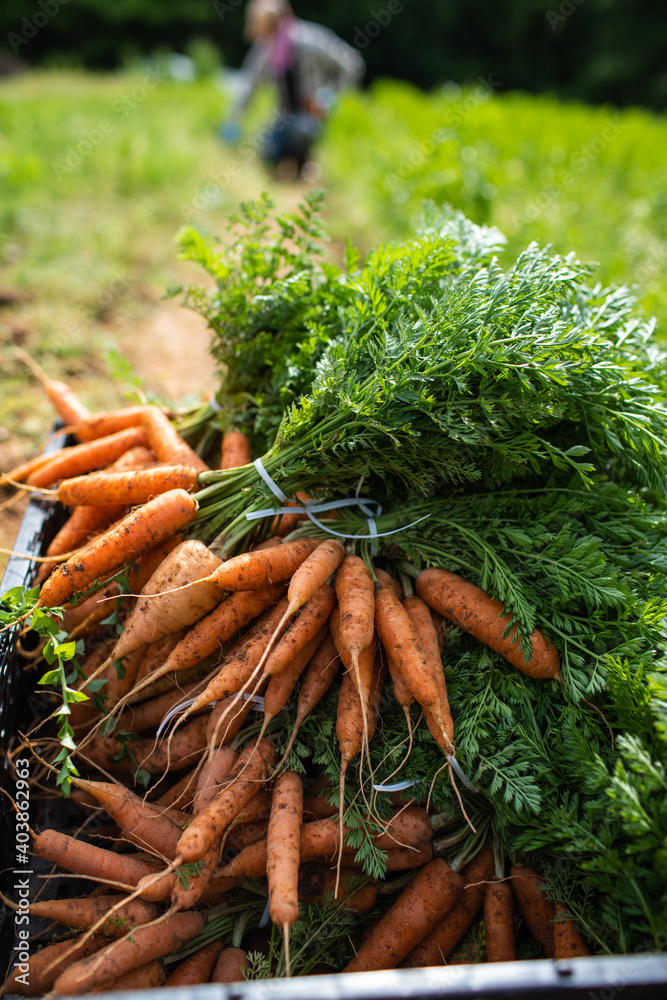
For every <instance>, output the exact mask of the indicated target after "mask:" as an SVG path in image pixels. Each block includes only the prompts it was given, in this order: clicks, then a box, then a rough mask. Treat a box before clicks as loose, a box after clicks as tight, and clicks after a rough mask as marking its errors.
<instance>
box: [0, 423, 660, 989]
mask: <svg viewBox="0 0 667 1000" xmlns="http://www.w3.org/2000/svg"><path fill="white" fill-rule="evenodd" d="M64 443H65V442H64V441H63V440H62V439H52V441H51V447H52V448H58V447H62V445H63V444H64ZM63 520H64V512H63V510H62V508H61V507H59V505H58V504H56V503H54V502H52V501H49V500H36V499H33V500H31V501H30V503H29V505H28V508H27V511H26V513H25V516H24V518H23V521H22V524H21V528H20V530H19V534H18V537H17V539H16V542H15V544H14V548H15V550H16V551H17V552H21V553H26V554H30V555H33V556H39V555H41V554H42V553H43V552H44V551H45V549H46V547H47V546H48V544H49V542H50V540H51V539H52V538H53V536H54V534H55V533H56V531H57V530H58V529H59V527H60V526H61V524H62V522H63ZM36 565H37V564H35V563H34V562H31V561H30V560H28V559H24V558H19V557H17V556H12V557H11V558H10V560H9V563H8V565H7V569H6V571H5V574H4V577H3V580H2V583H1V584H0V594H4V593H6V592H7V591H8V590H10V589H11V588H12V587H17V586H26V585H28V586H29V585H30V584H31V582H32V580H33V578H34V574H35V566H36ZM16 638H17V630H14V631H13V632H10V633H3V634H0V738H1V740H2V747H3V749H6V748H8V747H9V746H10V745H11V743H12V742H13V740H14V739H15V737H16V734H17V733H18V732H19V731H20V730H21V729H23V728H24V727H25V726H26V725H27V724H28V723H29V722H30V721H31V717H32V716H33V715H34V710H35V705H36V702H35V701H34V700H33V699H32V697H31V695H32V692H33V690H34V681H35V677H36V675H35V673H34V672H31V673H30V674H29V676H26V675H25V672H24V670H23V667H24V664H23V662H22V657H21V654H20V651H19V650H18V649H17V647H16ZM7 778H8V770H7V763H6V759H4V760H3V785H4V786H5V787H7V790H8V791H9V792H10V794H11V785H10V784H9V783H8V781H7ZM0 803H1V805H0V812H1V815H2V856H3V864H2V868H3V870H4V877H3V881H4V883H5V886H4V887H5V889H6V888H7V887H9V889H10V891H11V885H12V884H13V871H14V870H15V859H14V851H13V847H14V813H13V810H12V809H11V807H10V806H8V804H7V800H6V798H5V796H4V795H2V796H0ZM40 819H41V820H43V819H44V817H41V818H40V816H39V815H37V814H36V811H35V815H31V823H32V825H33V826H39V825H40ZM13 947H14V921H13V914H12V913H11V912H9V911H7V910H6V909H5V907H2V909H1V910H0V962H1V968H2V973H3V975H4V973H5V971H6V970H7V968H8V966H9V965H10V962H11V956H12V951H13ZM158 994H159V995H160V996H159V1000H186V998H190V997H193V996H196V997H197V1000H222V998H225V1000H312V998H313V996H314V995H317V998H318V1000H406V998H411V1000H440V998H443V1000H445V998H446V1000H469V998H471V997H475V998H476V1000H485V998H488V1000H501V998H509V997H518V998H527V997H539V998H541V1000H575V998H581V1000H659V998H662V997H665V998H667V954H665V955H662V954H659V955H653V954H641V955H616V956H611V957H605V956H593V957H591V958H578V959H568V960H563V961H559V962H556V961H552V960H536V961H527V962H503V963H497V964H479V965H455V966H449V967H439V968H429V969H410V970H407V969H406V970H396V971H388V972H366V973H355V974H348V975H341V974H338V975H324V976H303V977H299V978H295V979H291V980H285V979H281V980H261V981H257V982H249V983H237V984H232V985H230V986H221V985H215V984H211V985H208V986H198V987H188V988H183V989H181V988H179V989H169V990H166V989H163V990H148V991H136V992H134V993H133V994H132V996H133V998H134V1000H151V998H152V1000H156V996H157V995H158ZM104 995H105V996H107V997H118V998H119V1000H120V998H121V997H127V996H128V994H127V993H107V994H104ZM9 996H11V994H9Z"/></svg>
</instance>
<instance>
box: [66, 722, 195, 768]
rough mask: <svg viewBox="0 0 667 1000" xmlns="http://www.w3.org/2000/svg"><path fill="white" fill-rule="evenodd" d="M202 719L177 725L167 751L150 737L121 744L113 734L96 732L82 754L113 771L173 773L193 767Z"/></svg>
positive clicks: (164, 745) (94, 762)
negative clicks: (104, 734)
mask: <svg viewBox="0 0 667 1000" xmlns="http://www.w3.org/2000/svg"><path fill="white" fill-rule="evenodd" d="M206 722H207V720H206V719H204V718H201V717H200V718H198V719H193V720H192V722H190V723H189V724H188V725H187V726H184V727H183V728H182V729H179V730H178V731H177V732H176V733H175V734H174V738H173V740H172V742H171V744H170V747H169V752H167V746H166V744H158V745H157V746H156V744H155V740H154V739H145V740H132V741H131V742H130V743H128V744H127V745H125V744H124V743H123V741H122V740H120V739H119V738H118V737H115V736H96V737H95V738H94V739H93V740H91V742H90V743H88V744H87V745H86V748H85V754H86V757H88V758H90V760H91V761H92V762H93V764H96V765H97V766H98V767H100V768H102V770H104V771H111V772H112V773H114V774H128V775H130V774H134V773H135V772H136V770H137V768H138V767H141V769H142V770H144V771H147V772H148V773H149V774H155V775H163V774H166V773H167V771H169V773H170V774H175V773H176V772H178V771H183V770H186V769H187V768H191V767H193V766H194V765H195V763H196V762H197V759H198V758H199V757H201V755H202V754H203V753H204V750H205V749H206V746H207V737H206Z"/></svg>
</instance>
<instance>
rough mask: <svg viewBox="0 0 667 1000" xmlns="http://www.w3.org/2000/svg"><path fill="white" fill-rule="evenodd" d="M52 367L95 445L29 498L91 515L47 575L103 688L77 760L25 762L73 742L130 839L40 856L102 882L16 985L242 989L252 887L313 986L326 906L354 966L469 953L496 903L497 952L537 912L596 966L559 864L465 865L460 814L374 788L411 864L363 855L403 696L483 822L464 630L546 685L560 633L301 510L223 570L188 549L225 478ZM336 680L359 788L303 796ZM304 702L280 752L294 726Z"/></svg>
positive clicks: (52, 846)
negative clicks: (457, 678) (565, 894)
mask: <svg viewBox="0 0 667 1000" xmlns="http://www.w3.org/2000/svg"><path fill="white" fill-rule="evenodd" d="M40 377H41V378H42V380H43V382H44V385H45V388H46V391H47V393H48V394H49V397H50V398H51V400H52V402H53V404H54V406H55V408H56V411H57V413H58V415H59V416H60V418H61V420H62V421H63V422H64V423H65V425H66V427H67V429H68V431H69V432H70V433H71V434H72V435H73V437H74V438H75V439H76V440H77V442H78V443H77V444H74V445H72V446H70V447H65V448H63V449H61V450H59V451H56V452H48V453H45V454H43V455H40V456H38V457H37V458H35V459H33V460H32V461H30V462H28V463H26V464H25V465H22V466H21V467H19V468H17V469H14V470H12V471H11V472H10V473H8V474H7V475H5V477H4V484H5V485H7V486H9V487H14V488H17V489H19V488H23V489H25V488H27V489H31V490H34V491H36V492H39V493H42V494H43V493H44V492H46V491H48V493H49V494H52V495H54V496H57V498H58V500H59V501H60V502H61V503H62V504H63V505H64V506H65V507H68V508H69V509H70V510H71V514H70V516H69V518H68V520H67V521H66V522H65V524H64V525H63V527H62V528H61V530H60V531H59V532H58V534H57V535H56V536H55V538H54V539H53V540H52V542H51V543H50V545H49V547H48V549H47V551H46V554H45V556H44V557H42V560H41V561H40V567H39V569H38V572H37V579H38V582H39V583H40V584H41V589H40V591H39V598H38V600H37V603H36V604H35V609H36V608H39V609H41V610H42V611H45V612H47V613H49V614H52V615H54V617H55V618H56V619H57V620H58V621H59V622H60V623H61V626H62V628H63V630H64V632H66V633H67V635H68V636H69V638H70V639H72V640H83V641H84V643H85V650H86V658H85V660H84V661H83V663H82V664H81V666H80V668H79V675H80V681H79V693H80V695H81V698H80V699H77V701H76V704H72V705H70V706H69V709H68V711H69V719H70V724H71V726H72V729H73V731H74V733H75V736H76V742H75V748H74V749H72V748H67V747H61V746H58V747H57V751H58V752H57V754H52V755H51V759H49V754H48V751H47V752H46V753H45V752H44V747H50V746H51V745H52V744H53V742H57V741H50V739H49V737H48V736H47V737H46V738H44V737H43V735H41V736H40V738H39V752H38V750H37V749H36V748H35V745H34V737H33V738H31V737H30V734H29V736H28V738H26V742H25V743H24V744H23V745H22V747H21V753H23V754H24V753H25V751H26V747H27V748H28V750H29V751H31V752H33V753H34V754H35V758H36V759H37V760H39V762H40V767H41V768H42V769H43V771H42V773H43V774H44V775H46V774H47V772H49V771H51V772H56V771H57V766H56V765H57V764H58V762H59V761H60V760H62V754H63V753H66V752H70V753H71V756H72V759H73V761H74V762H75V764H76V766H75V767H73V768H72V769H71V771H70V775H71V777H70V778H69V779H68V784H69V781H71V784H72V785H73V786H74V788H73V791H72V798H73V799H74V800H75V801H76V802H77V804H78V805H79V806H80V808H81V809H83V810H84V811H87V812H88V814H89V816H90V815H91V813H92V814H95V815H100V814H102V815H105V816H106V817H107V818H108V821H109V822H108V824H107V825H106V826H105V827H104V828H103V829H104V831H105V833H106V835H107V836H111V837H112V838H113V839H115V840H116V841H117V847H116V849H114V850H109V849H106V848H104V847H100V846H96V845H93V844H91V843H90V842H89V841H88V840H86V839H85V838H84V837H83V836H76V837H71V836H69V835H68V834H66V833H64V832H62V831H58V830H54V829H44V830H42V832H41V833H36V832H34V833H33V842H32V851H33V852H34V854H35V855H36V856H37V857H39V858H41V859H43V862H45V863H46V862H48V863H50V864H53V865H56V866H57V867H58V868H59V869H61V870H62V871H64V872H67V873H71V874H75V875H77V876H79V877H81V878H83V879H87V880H89V881H90V882H92V883H96V888H95V889H94V890H93V891H92V892H91V893H90V895H89V896H86V897H83V898H77V899H67V900H57V901H55V900H51V901H39V902H35V903H33V904H32V906H31V911H32V912H33V913H34V914H35V916H40V917H46V918H48V919H50V920H52V921H56V922H57V923H58V924H64V925H65V926H66V927H68V928H70V929H71V930H70V935H69V936H68V937H66V938H65V939H64V940H61V941H58V942H57V943H55V944H51V945H49V946H47V947H45V948H43V949H42V950H41V951H38V952H35V953H34V954H33V956H32V958H31V960H30V974H29V976H28V980H29V983H30V985H29V987H27V988H26V987H25V983H24V982H22V981H21V979H20V977H19V975H18V973H16V972H15V973H14V974H13V975H12V976H10V978H8V980H7V981H6V983H5V986H4V989H5V990H11V991H13V992H18V993H21V992H23V993H24V995H29V996H41V995H44V994H46V993H50V994H52V995H73V994H78V993H88V992H92V991H96V990H110V989H123V988H126V989H130V988H132V989H137V988H146V987H150V986H161V985H165V984H166V985H176V984H180V985H183V984H193V983H201V982H231V981H235V980H239V979H242V978H244V970H245V972H246V974H247V973H248V969H249V964H248V963H249V960H248V953H247V949H244V948H241V945H242V944H243V934H244V931H245V929H246V925H245V924H244V920H247V919H249V918H248V913H250V912H252V913H254V910H253V907H252V906H250V904H249V903H248V899H251V900H252V898H253V897H252V892H254V893H255V897H254V898H255V899H256V898H257V895H259V898H260V899H261V901H262V903H264V902H265V903H266V907H267V910H268V916H269V917H270V920H271V921H272V923H273V924H274V925H275V926H276V927H277V928H279V930H280V931H281V932H282V935H283V943H284V969H285V971H286V973H287V974H288V975H289V974H290V971H291V960H290V946H289V945H290V929H291V928H293V927H294V925H295V923H296V922H297V921H298V919H299V915H300V910H302V909H303V907H304V906H308V907H311V906H315V907H317V906H321V905H324V904H326V905H333V906H337V907H340V908H341V911H342V912H348V913H354V914H355V915H358V917H359V920H360V924H359V927H360V928H361V927H364V926H365V927H366V932H365V934H364V937H363V940H362V939H361V931H360V932H359V934H358V935H357V937H356V939H353V941H352V944H353V946H354V957H353V958H351V960H350V961H349V962H348V964H347V965H346V966H345V968H344V969H341V971H348V972H352V971H366V970H377V969H389V968H396V967H398V966H403V967H418V966H428V965H440V964H444V963H446V962H447V961H448V959H449V957H450V956H451V955H452V954H453V953H454V952H455V949H456V947H457V946H458V945H459V943H460V942H461V940H462V939H463V938H464V937H465V935H466V934H467V933H468V931H469V929H470V928H471V926H472V925H473V923H474V921H475V920H476V918H477V917H478V915H479V914H480V913H481V912H482V911H483V917H484V921H485V925H486V958H487V960H488V961H504V960H511V959H513V958H514V957H515V947H514V942H515V934H516V928H517V921H518V919H519V918H518V915H517V914H518V913H519V912H520V914H521V917H522V919H523V922H524V925H525V926H526V927H527V928H528V929H529V931H530V933H531V934H532V936H533V937H534V938H535V939H536V941H538V942H539V944H540V946H541V948H542V950H543V954H544V955H545V956H547V957H551V956H554V955H555V956H556V957H562V956H577V955H585V954H588V953H589V952H588V949H587V945H586V942H585V941H584V940H583V938H582V937H581V935H580V934H579V932H578V930H577V928H576V926H575V925H574V924H573V922H572V921H571V920H570V919H569V916H568V914H567V912H566V911H565V910H564V909H563V908H562V907H561V908H560V909H559V904H557V903H554V902H553V901H551V900H550V899H549V898H548V896H547V894H546V893H545V884H544V882H543V880H542V879H541V877H540V876H539V875H538V873H536V872H534V871H532V870H531V869H528V868H523V867H521V866H518V865H517V866H514V867H512V868H511V870H510V871H509V873H508V872H507V871H506V865H505V861H504V858H503V856H502V849H501V847H500V845H499V844H497V843H496V842H495V840H494V839H493V837H491V838H489V837H487V830H486V828H485V829H484V830H483V831H474V835H472V836H471V837H470V838H469V841H468V843H467V847H466V848H465V849H464V850H460V851H459V853H458V854H457V855H456V856H455V857H453V858H452V857H450V858H449V863H448V861H446V860H445V859H444V858H443V857H441V856H440V854H441V853H442V852H443V851H445V850H446V849H448V848H449V847H450V846H451V843H450V841H449V840H448V838H447V837H445V838H437V837H436V838H435V839H434V831H437V830H438V829H439V828H440V826H442V825H444V824H443V823H442V818H441V817H438V816H437V815H434V814H433V812H432V811H431V810H430V809H429V808H428V803H427V805H426V807H425V806H424V805H417V804H416V802H415V800H414V799H411V798H409V797H408V798H406V797H405V795H404V794H403V793H398V792H396V793H394V794H393V796H392V803H393V805H392V810H391V815H386V814H385V815H382V816H381V815H380V813H381V812H383V810H378V808H377V795H378V794H380V793H379V791H378V789H377V786H374V785H373V784H372V781H368V780H361V779H360V787H359V793H358V795H360V796H361V799H362V800H363V810H364V818H365V826H364V829H363V831H362V833H363V836H364V837H367V838H370V840H372V842H373V844H374V847H375V848H376V849H377V850H378V851H381V852H383V857H384V862H385V865H386V873H387V874H386V876H385V878H383V879H371V878H365V879H364V878H361V879H360V878H359V876H360V871H361V868H362V866H361V864H360V862H359V860H358V842H357V841H354V842H355V847H354V848H353V847H351V846H350V843H351V841H353V840H354V834H355V833H356V834H358V833H359V830H358V829H352V827H350V825H349V823H348V816H347V815H346V801H347V799H346V781H347V778H348V771H349V769H350V767H351V766H352V764H353V762H355V763H356V764H358V766H359V772H360V774H361V773H362V769H363V768H364V767H366V768H367V769H368V770H367V772H366V773H367V774H371V775H372V765H371V762H370V756H369V746H370V744H371V741H372V740H373V736H374V733H375V731H376V728H377V726H378V723H379V714H380V704H381V699H382V697H383V693H384V697H393V698H394V699H395V700H396V702H397V703H398V704H399V705H400V706H401V708H402V710H403V711H404V712H405V716H406V719H407V721H408V728H410V726H411V723H410V719H411V715H410V710H411V707H412V706H413V705H417V706H418V707H419V708H420V709H421V712H422V715H423V718H424V721H425V724H426V725H427V726H428V729H429V732H430V734H431V736H432V738H433V740H434V741H435V744H437V746H438V747H439V749H440V752H441V754H442V768H443V772H444V773H445V774H446V775H447V777H448V779H449V780H450V781H451V783H452V786H453V788H454V789H455V792H456V795H457V796H458V800H459V803H460V806H461V812H462V815H463V816H464V817H465V819H466V820H467V822H468V823H469V825H470V827H472V825H473V824H472V822H471V821H470V820H469V819H468V817H467V814H466V812H465V807H464V802H463V798H462V797H461V795H460V791H459V784H460V781H461V769H460V767H459V765H458V763H457V760H456V728H455V722H456V720H455V719H454V718H453V717H452V713H451V711H450V707H449V701H448V697H447V687H446V682H445V675H444V672H443V668H442V659H441V655H442V644H443V642H444V638H445V626H446V623H453V624H454V625H456V626H458V627H460V628H462V629H464V630H465V631H467V632H469V633H470V634H471V635H473V636H474V637H476V638H477V639H478V640H479V641H480V642H481V643H484V644H486V645H487V646H489V647H490V648H492V649H493V650H495V651H496V652H498V653H499V654H500V655H502V656H503V657H504V658H505V659H506V660H507V661H508V662H509V663H511V664H512V665H513V666H514V667H516V668H517V669H519V670H521V671H522V672H523V673H525V674H526V675H528V676H529V677H532V678H534V679H535V681H536V682H540V681H544V680H549V679H557V678H558V676H559V659H558V653H557V651H556V649H555V648H554V646H553V645H552V644H551V643H550V642H548V641H547V640H546V639H545V637H544V636H543V635H542V634H541V633H540V632H539V631H537V630H536V631H534V632H533V634H532V635H531V650H532V652H531V655H530V657H527V656H526V655H525V654H524V652H523V650H522V649H521V648H520V646H519V641H518V638H517V636H516V634H515V633H514V632H512V631H510V632H509V634H506V633H507V632H508V628H507V625H508V619H507V618H506V617H504V615H503V607H502V604H501V603H500V602H498V601H496V600H494V599H493V598H492V597H490V596H489V595H487V594H485V593H484V592H483V591H481V590H480V589H479V588H477V587H476V586H474V585H472V584H470V583H468V582H466V581H465V580H462V579H461V578H460V577H458V576H456V575H455V574H453V573H450V572H448V571H446V570H442V569H426V570H423V571H422V572H421V573H420V574H419V576H418V577H417V579H416V581H415V591H416V593H409V594H406V593H405V591H404V587H403V584H402V582H401V580H400V579H398V578H397V577H396V576H394V575H392V573H391V572H388V570H391V565H390V564H389V563H388V562H387V561H386V560H385V563H386V565H387V569H383V568H381V567H380V566H376V565H369V564H367V563H366V562H365V561H364V560H363V559H361V558H359V557H358V556H357V555H355V554H354V552H352V551H347V550H346V548H345V546H344V545H343V544H342V542H341V541H340V540H338V539H337V538H334V537H331V536H330V535H327V534H326V533H325V532H322V537H319V538H318V537H314V538H296V539H291V538H290V532H291V530H292V529H293V527H294V525H295V522H296V521H297V520H298V518H299V516H303V515H299V514H294V515H283V516H282V518H276V519H275V522H274V524H273V526H272V531H271V537H270V538H268V539H267V540H264V541H263V542H261V543H259V544H257V545H254V546H251V547H250V548H249V550H248V551H246V552H243V553H241V554H239V555H236V556H234V557H233V558H229V559H225V560H222V559H220V558H218V556H216V555H215V554H214V552H212V551H211V549H210V548H208V547H207V546H206V545H205V544H204V543H203V542H201V541H199V540H197V539H194V538H191V537H188V526H189V525H190V523H191V522H192V520H193V518H194V516H195V514H196V512H197V508H198V505H197V499H196V492H197V489H198V476H199V474H200V473H201V472H202V471H205V470H206V469H207V466H206V465H205V464H204V462H203V461H202V459H201V458H200V457H199V456H198V455H197V454H196V453H195V452H194V451H193V450H192V449H191V448H190V447H189V446H188V444H187V443H186V442H185V441H184V440H183V439H182V438H181V437H180V436H179V434H178V433H177V431H176V430H175V428H174V426H173V424H172V422H171V421H170V419H169V417H168V415H167V414H166V413H165V412H164V411H163V410H162V409H160V408H159V407H156V406H148V405H146V406H134V407H128V408H125V409H121V410H117V411H113V412H108V413H103V414H91V413H90V412H89V411H88V410H87V409H86V408H85V407H83V406H82V405H81V403H80V402H79V400H78V399H77V398H76V397H75V396H74V395H73V394H72V392H71V391H70V389H69V388H68V387H67V386H65V385H63V384H61V383H55V382H53V381H51V380H50V379H48V378H47V377H46V376H44V375H42V374H41V373H40ZM251 460H252V456H251V454H250V449H249V445H248V441H247V439H246V438H245V437H244V435H242V434H240V433H237V432H234V431H231V432H230V433H228V434H226V435H225V436H224V437H223V441H222V452H221V458H220V467H221V468H235V467H239V466H241V465H244V464H247V463H249V462H250V461H251ZM121 571H122V573H121ZM119 574H120V575H119ZM121 578H122V585H121ZM35 609H32V612H33V613H34V610H35ZM24 617H25V618H26V619H27V618H28V617H29V615H28V614H26V615H25V616H24ZM121 665H122V667H121ZM335 690H338V694H337V712H336V720H335V733H336V738H337V743H338V748H339V752H340V760H341V767H340V782H339V787H338V788H330V787H329V784H328V781H327V780H326V778H325V777H324V776H323V775H317V774H315V775H311V778H314V779H315V782H314V784H312V785H311V786H310V787H307V788H306V789H305V790H304V781H303V779H302V776H301V774H299V773H297V771H296V770H295V768H294V767H292V766H290V762H291V752H292V748H293V746H294V743H295V740H296V738H297V734H298V732H299V729H300V727H301V726H302V724H303V723H304V721H305V720H306V719H307V718H308V717H309V716H310V715H311V714H312V713H314V712H315V710H316V709H317V706H318V705H319V704H320V703H321V702H322V700H323V699H324V698H325V696H328V695H330V693H331V692H332V691H335ZM87 695H88V696H89V695H93V697H92V699H91V698H90V697H86V696H87ZM293 701H296V715H295V721H294V727H293V730H292V732H291V735H290V738H289V740H288V742H287V745H286V747H284V750H283V753H282V756H281V757H280V759H279V756H280V754H279V752H278V748H277V745H276V743H275V742H274V740H273V739H271V737H270V733H271V723H272V721H273V720H274V719H275V718H276V717H277V716H279V714H280V713H282V712H283V710H284V709H285V708H286V706H288V705H289V704H290V703H292V702H293ZM251 710H259V711H260V712H261V713H262V720H261V723H260V724H256V723H255V722H254V721H253V719H252V717H250V712H251ZM41 724H42V720H40V726H41ZM408 752H409V750H408ZM82 773H85V774H88V775H90V776H88V777H82V776H81V774H82ZM93 776H94V777H93ZM100 776H101V777H102V778H103V779H104V780H100ZM139 777H141V780H142V782H143V784H144V786H147V785H148V786H150V788H149V790H148V792H147V793H145V794H138V793H137V791H136V787H137V784H136V783H137V780H138V778H139ZM463 778H464V779H465V776H463ZM385 813H386V810H385ZM84 827H85V824H84ZM121 845H122V848H123V849H122V850H121ZM128 847H130V848H132V850H131V851H129V852H128V851H127V850H125V848H128ZM249 886H250V887H252V888H251V889H248V887H249ZM249 892H251V895H250V896H248V893H249ZM385 897H388V901H386V900H385ZM7 902H8V901H7ZM255 909H256V907H255ZM241 913H242V914H243V919H241V920H240V921H239V919H238V916H239V914H241ZM260 915H261V909H260ZM253 919H254V918H253ZM221 928H222V930H221ZM234 928H236V930H235V929H234ZM75 935H78V936H75Z"/></svg>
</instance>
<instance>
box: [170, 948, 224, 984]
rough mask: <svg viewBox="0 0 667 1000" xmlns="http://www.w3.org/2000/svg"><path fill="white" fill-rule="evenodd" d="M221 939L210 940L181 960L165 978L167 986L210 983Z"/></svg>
mask: <svg viewBox="0 0 667 1000" xmlns="http://www.w3.org/2000/svg"><path fill="white" fill-rule="evenodd" d="M221 951H222V941H211V942H209V944H205V945H204V946H203V948H199V950H198V951H196V952H195V953H194V955H190V956H189V958H186V959H185V961H183V962H181V964H180V965H178V966H177V967H176V968H175V969H174V971H173V972H172V973H170V975H169V978H168V979H167V986H197V985H199V984H200V983H210V981H211V976H212V975H213V969H214V968H215V963H216V962H217V960H218V955H219V954H220V952H221Z"/></svg>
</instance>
